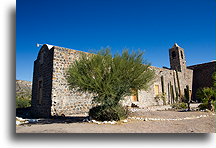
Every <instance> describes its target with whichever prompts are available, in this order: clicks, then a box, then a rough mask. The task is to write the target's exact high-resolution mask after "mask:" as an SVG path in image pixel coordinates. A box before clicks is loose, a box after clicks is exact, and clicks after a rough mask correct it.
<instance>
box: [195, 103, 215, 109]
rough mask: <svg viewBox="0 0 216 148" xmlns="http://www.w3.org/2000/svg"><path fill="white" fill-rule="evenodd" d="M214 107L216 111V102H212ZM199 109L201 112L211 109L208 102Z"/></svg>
mask: <svg viewBox="0 0 216 148" xmlns="http://www.w3.org/2000/svg"><path fill="white" fill-rule="evenodd" d="M212 106H213V109H214V110H215V109H216V101H214V102H212ZM198 108H199V109H200V110H205V109H209V104H208V102H204V103H202V104H200V105H199V106H198Z"/></svg>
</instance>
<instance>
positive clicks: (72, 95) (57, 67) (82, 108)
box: [51, 46, 92, 116]
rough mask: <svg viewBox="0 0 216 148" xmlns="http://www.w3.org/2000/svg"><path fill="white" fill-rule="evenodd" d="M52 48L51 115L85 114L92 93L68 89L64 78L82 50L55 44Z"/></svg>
mask: <svg viewBox="0 0 216 148" xmlns="http://www.w3.org/2000/svg"><path fill="white" fill-rule="evenodd" d="M53 48H54V58H53V77H52V107H51V114H52V116H70V115H76V114H87V113H88V111H89V109H90V108H91V107H92V105H91V100H92V95H91V94H89V93H85V92H78V91H77V90H75V89H73V90H70V89H69V85H68V83H67V80H66V77H67V71H68V68H69V66H70V64H72V63H73V62H74V61H75V60H77V59H79V57H80V55H81V53H83V52H80V51H77V50H72V49H67V48H61V47H56V46H54V47H53ZM86 54H88V53H86Z"/></svg>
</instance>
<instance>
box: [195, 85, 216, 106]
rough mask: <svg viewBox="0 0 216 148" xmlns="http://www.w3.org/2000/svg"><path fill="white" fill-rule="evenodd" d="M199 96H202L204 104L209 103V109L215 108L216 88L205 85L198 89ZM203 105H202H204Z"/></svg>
mask: <svg viewBox="0 0 216 148" xmlns="http://www.w3.org/2000/svg"><path fill="white" fill-rule="evenodd" d="M196 95H197V97H198V98H200V99H201V100H202V102H203V104H204V105H203V106H205V104H208V107H207V109H209V110H214V105H213V104H214V100H215V90H214V89H213V88H209V87H205V88H203V89H199V90H198V91H197V94H196ZM203 106H202V107H203Z"/></svg>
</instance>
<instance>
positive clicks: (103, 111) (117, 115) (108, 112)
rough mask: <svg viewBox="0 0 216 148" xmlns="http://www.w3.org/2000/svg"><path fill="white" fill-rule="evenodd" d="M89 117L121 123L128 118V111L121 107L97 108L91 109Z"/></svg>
mask: <svg viewBox="0 0 216 148" xmlns="http://www.w3.org/2000/svg"><path fill="white" fill-rule="evenodd" d="M89 116H91V117H92V118H93V119H95V120H98V121H112V120H115V121H119V120H122V119H125V118H127V116H128V110H127V108H124V107H122V106H121V105H116V106H111V107H108V106H96V107H93V108H91V109H90V111H89Z"/></svg>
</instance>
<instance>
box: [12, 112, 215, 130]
mask: <svg viewBox="0 0 216 148" xmlns="http://www.w3.org/2000/svg"><path fill="white" fill-rule="evenodd" d="M200 115H207V117H201V118H193V117H197V116H200ZM130 116H133V117H134V116H135V117H144V118H161V119H171V118H172V119H179V118H185V117H192V118H193V119H186V120H177V121H167V120H165V121H143V120H134V119H128V122H127V123H118V124H114V125H111V124H100V125H98V124H95V123H88V122H81V121H82V120H83V118H80V119H78V118H76V120H74V119H73V120H71V122H68V120H67V121H66V120H52V121H51V122H44V123H37V124H25V125H19V126H16V133H215V115H212V114H211V113H207V112H176V111H148V112H142V111H139V112H136V113H132V114H131V115H130Z"/></svg>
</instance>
